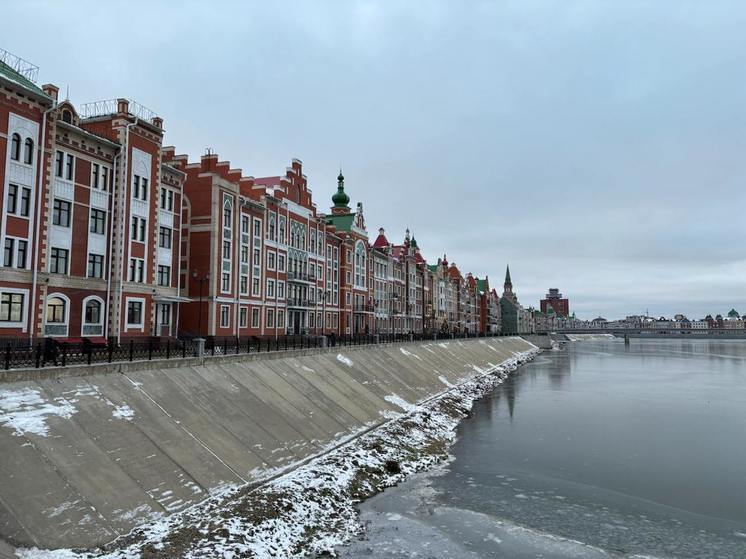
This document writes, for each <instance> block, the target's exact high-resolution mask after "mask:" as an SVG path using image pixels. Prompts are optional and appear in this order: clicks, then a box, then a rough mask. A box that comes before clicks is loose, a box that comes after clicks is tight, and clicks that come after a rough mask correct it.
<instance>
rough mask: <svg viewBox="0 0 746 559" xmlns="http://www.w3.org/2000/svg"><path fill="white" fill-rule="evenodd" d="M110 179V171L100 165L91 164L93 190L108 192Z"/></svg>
mask: <svg viewBox="0 0 746 559" xmlns="http://www.w3.org/2000/svg"><path fill="white" fill-rule="evenodd" d="M108 178H109V170H108V169H107V168H106V167H103V166H101V165H99V164H98V163H92V164H91V188H95V189H96V190H104V191H105V190H106V186H107V184H106V183H107V181H108Z"/></svg>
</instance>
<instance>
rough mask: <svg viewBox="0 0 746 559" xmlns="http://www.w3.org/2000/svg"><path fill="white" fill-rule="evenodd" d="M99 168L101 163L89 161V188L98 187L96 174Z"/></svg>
mask: <svg viewBox="0 0 746 559" xmlns="http://www.w3.org/2000/svg"><path fill="white" fill-rule="evenodd" d="M100 169H101V165H99V164H98V163H91V188H96V189H97V188H98V175H99V172H100Z"/></svg>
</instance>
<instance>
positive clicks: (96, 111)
mask: <svg viewBox="0 0 746 559" xmlns="http://www.w3.org/2000/svg"><path fill="white" fill-rule="evenodd" d="M127 102H128V103H129V106H128V108H127V112H128V113H129V114H131V115H132V116H134V117H136V118H139V119H140V120H147V121H149V122H152V121H153V119H155V118H157V117H158V115H157V114H156V112H155V111H153V110H151V109H149V108H147V107H146V106H144V105H141V104H140V103H138V102H137V101H132V100H131V99H127ZM118 112H119V99H106V100H104V101H93V102H92V103H83V104H82V105H80V107H78V114H80V117H81V118H95V117H99V116H108V115H114V114H117V113H118Z"/></svg>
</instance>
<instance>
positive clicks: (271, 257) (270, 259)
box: [267, 251, 275, 270]
mask: <svg viewBox="0 0 746 559" xmlns="http://www.w3.org/2000/svg"><path fill="white" fill-rule="evenodd" d="M267 268H269V269H270V270H274V269H275V253H274V252H269V251H267Z"/></svg>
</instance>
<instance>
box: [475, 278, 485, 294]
mask: <svg viewBox="0 0 746 559" xmlns="http://www.w3.org/2000/svg"><path fill="white" fill-rule="evenodd" d="M486 283H487V282H485V281H484V280H480V279H477V289H478V290H479V291H481V292H482V293H486V292H487V289H486V288H485V287H486V286H485V284H486Z"/></svg>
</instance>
